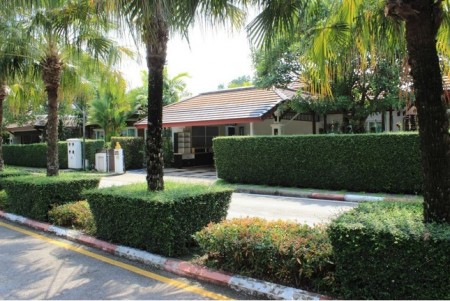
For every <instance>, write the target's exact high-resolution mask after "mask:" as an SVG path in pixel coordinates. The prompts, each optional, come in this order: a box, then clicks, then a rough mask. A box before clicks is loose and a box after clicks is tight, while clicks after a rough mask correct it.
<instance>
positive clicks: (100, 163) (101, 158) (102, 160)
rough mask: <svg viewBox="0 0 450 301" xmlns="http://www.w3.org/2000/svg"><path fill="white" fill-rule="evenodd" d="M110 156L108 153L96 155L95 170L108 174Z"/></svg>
mask: <svg viewBox="0 0 450 301" xmlns="http://www.w3.org/2000/svg"><path fill="white" fill-rule="evenodd" d="M107 157H108V154H107V153H96V154H95V169H96V170H97V171H98V172H108V163H107V162H108V161H107Z"/></svg>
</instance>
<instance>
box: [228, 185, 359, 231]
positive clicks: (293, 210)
mask: <svg viewBox="0 0 450 301" xmlns="http://www.w3.org/2000/svg"><path fill="white" fill-rule="evenodd" d="M355 206H357V203H350V202H339V201H328V200H316V199H302V198H293V197H282V196H267V195H257V194H247V193H233V197H232V200H231V204H230V209H229V210H228V216H227V218H228V219H230V218H235V217H247V216H248V217H261V218H265V219H268V220H277V219H282V220H289V221H295V222H298V223H306V224H308V225H310V226H312V225H314V224H322V223H328V222H329V221H330V220H331V219H332V218H334V217H336V216H338V215H339V214H342V213H343V212H345V211H348V210H350V209H352V208H353V207H355Z"/></svg>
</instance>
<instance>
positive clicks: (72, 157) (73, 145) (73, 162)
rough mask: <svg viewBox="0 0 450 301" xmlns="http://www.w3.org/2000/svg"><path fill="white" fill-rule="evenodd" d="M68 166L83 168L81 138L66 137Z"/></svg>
mask: <svg viewBox="0 0 450 301" xmlns="http://www.w3.org/2000/svg"><path fill="white" fill-rule="evenodd" d="M67 155H68V167H69V168H70V169H82V168H83V148H82V140H81V139H67Z"/></svg>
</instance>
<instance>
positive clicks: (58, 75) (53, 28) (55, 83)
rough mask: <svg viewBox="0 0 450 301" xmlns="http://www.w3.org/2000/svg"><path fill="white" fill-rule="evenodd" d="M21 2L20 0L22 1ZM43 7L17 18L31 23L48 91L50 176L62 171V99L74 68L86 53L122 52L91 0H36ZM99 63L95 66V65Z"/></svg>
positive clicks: (105, 56)
mask: <svg viewBox="0 0 450 301" xmlns="http://www.w3.org/2000/svg"><path fill="white" fill-rule="evenodd" d="M18 2H20V1H18ZM22 2H26V1H22ZM35 4H36V5H40V8H39V9H37V8H31V9H30V8H28V9H24V10H20V11H17V12H16V16H15V17H16V18H17V19H19V20H22V21H24V22H26V24H27V25H28V32H29V37H28V38H29V42H30V43H31V45H33V46H34V49H33V50H34V51H33V52H32V53H30V54H29V56H31V57H33V58H34V59H35V60H36V61H38V62H39V64H38V65H37V66H35V67H36V68H34V71H33V72H34V73H35V74H39V75H40V76H41V78H42V80H43V82H44V85H45V91H46V93H47V108H48V121H47V145H48V147H47V176H56V175H58V173H59V162H58V147H57V142H58V102H59V101H60V100H61V99H62V98H63V97H62V92H63V90H62V83H63V82H65V83H69V82H70V83H71V84H72V85H74V84H75V82H74V81H73V80H74V79H75V78H71V80H69V77H70V76H69V75H70V72H69V71H70V69H71V68H73V65H69V64H67V62H68V61H71V62H75V61H76V60H77V59H78V58H80V57H82V54H83V53H85V52H86V53H90V54H91V55H92V56H93V57H95V58H96V59H104V60H109V59H110V58H111V57H113V54H114V56H115V55H118V52H117V48H115V47H114V43H113V41H112V40H111V39H109V38H107V36H106V34H107V30H108V29H109V28H110V25H111V24H110V23H109V22H108V20H107V18H104V17H103V16H102V15H101V14H99V11H98V10H97V9H96V8H97V7H96V4H95V3H94V2H93V1H89V0H77V1H75V0H68V1H66V0H54V1H36V3H35ZM94 68H95V66H91V69H94Z"/></svg>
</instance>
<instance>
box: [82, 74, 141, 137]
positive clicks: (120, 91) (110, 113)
mask: <svg viewBox="0 0 450 301" xmlns="http://www.w3.org/2000/svg"><path fill="white" fill-rule="evenodd" d="M125 88H126V82H125V80H124V79H123V77H122V76H121V74H120V73H118V72H113V73H111V75H110V76H108V77H107V78H106V80H105V83H104V84H103V85H102V86H100V87H99V88H98V89H97V90H96V93H95V96H96V97H95V98H94V100H93V101H92V102H91V108H90V110H89V120H90V122H92V123H94V124H98V125H99V126H101V127H102V128H103V130H104V131H105V140H106V141H110V140H111V137H112V136H118V135H119V134H120V131H121V130H122V129H123V128H124V127H125V125H126V121H127V119H128V117H129V116H130V115H131V114H132V113H134V109H135V108H133V106H132V103H130V100H129V99H128V98H127V97H125Z"/></svg>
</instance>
